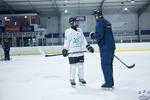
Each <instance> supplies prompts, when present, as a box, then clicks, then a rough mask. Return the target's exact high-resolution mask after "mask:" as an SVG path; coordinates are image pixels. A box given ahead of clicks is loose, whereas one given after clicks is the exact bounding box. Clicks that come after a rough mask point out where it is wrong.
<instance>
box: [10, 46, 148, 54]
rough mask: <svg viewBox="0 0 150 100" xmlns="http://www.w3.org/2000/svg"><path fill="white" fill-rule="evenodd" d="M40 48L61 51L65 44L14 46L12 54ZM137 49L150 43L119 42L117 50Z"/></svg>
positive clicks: (146, 47) (45, 50) (37, 51)
mask: <svg viewBox="0 0 150 100" xmlns="http://www.w3.org/2000/svg"><path fill="white" fill-rule="evenodd" d="M92 46H93V47H94V49H95V51H98V50H99V48H98V46H97V45H96V44H95V45H92ZM39 49H41V50H42V51H44V52H47V53H54V52H61V50H62V49H63V46H42V47H12V48H11V50H10V54H11V55H15V54H36V53H38V54H39V53H40V52H39ZM136 49H150V43H117V44H116V50H136Z"/></svg>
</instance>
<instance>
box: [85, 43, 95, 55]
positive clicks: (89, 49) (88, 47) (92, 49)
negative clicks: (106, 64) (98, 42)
mask: <svg viewBox="0 0 150 100" xmlns="http://www.w3.org/2000/svg"><path fill="white" fill-rule="evenodd" d="M86 48H87V49H88V51H89V52H91V53H94V48H93V47H92V46H90V45H89V44H88V45H87V46H86Z"/></svg>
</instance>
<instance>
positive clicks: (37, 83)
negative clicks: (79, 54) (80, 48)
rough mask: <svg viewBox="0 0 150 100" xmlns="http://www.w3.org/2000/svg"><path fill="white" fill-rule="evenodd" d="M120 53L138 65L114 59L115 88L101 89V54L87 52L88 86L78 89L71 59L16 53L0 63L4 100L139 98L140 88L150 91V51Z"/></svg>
mask: <svg viewBox="0 0 150 100" xmlns="http://www.w3.org/2000/svg"><path fill="white" fill-rule="evenodd" d="M116 55H117V56H118V57H119V58H120V59H122V60H123V61H124V62H126V63H127V64H128V65H131V64H133V63H135V64H136V66H135V67H134V68H133V69H127V68H126V67H125V66H124V65H122V64H121V63H120V62H119V61H118V60H117V59H114V78H115V90H113V91H104V90H102V89H101V88H100V86H101V84H103V82H104V81H103V74H102V71H101V66H100V56H99V53H94V54H90V53H86V54H85V64H84V69H85V80H86V81H87V86H86V87H82V86H79V84H77V88H72V87H71V86H70V83H69V63H68V59H67V58H64V57H62V56H57V57H43V56H42V55H34V56H33V55H32V56H13V57H12V60H11V61H3V62H2V61H1V62H0V100H139V99H138V98H139V94H138V92H139V91H143V90H146V91H150V78H149V77H150V52H149V51H139V52H138V51H137V52H117V53H116ZM76 76H77V75H76ZM76 82H77V83H78V79H77V77H76Z"/></svg>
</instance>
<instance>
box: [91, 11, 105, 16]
mask: <svg viewBox="0 0 150 100" xmlns="http://www.w3.org/2000/svg"><path fill="white" fill-rule="evenodd" d="M93 15H94V16H98V17H101V16H103V14H102V11H99V10H94V12H93Z"/></svg>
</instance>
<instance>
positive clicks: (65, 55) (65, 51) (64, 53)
mask: <svg viewBox="0 0 150 100" xmlns="http://www.w3.org/2000/svg"><path fill="white" fill-rule="evenodd" d="M62 54H63V56H64V57H67V56H68V50H67V49H63V50H62Z"/></svg>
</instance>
